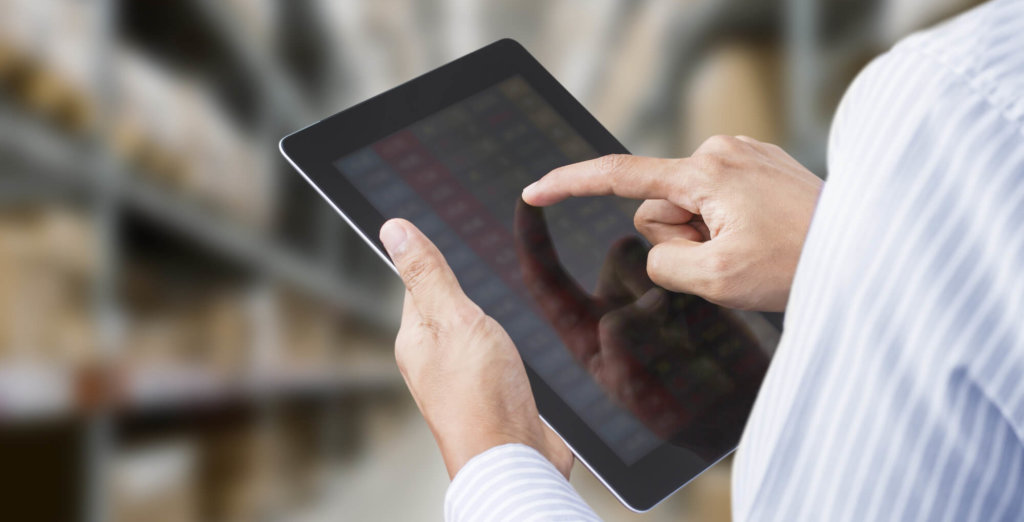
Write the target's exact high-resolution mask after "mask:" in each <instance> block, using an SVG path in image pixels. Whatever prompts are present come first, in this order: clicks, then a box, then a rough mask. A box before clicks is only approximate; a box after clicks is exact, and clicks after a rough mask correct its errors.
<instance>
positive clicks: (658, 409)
mask: <svg viewBox="0 0 1024 522" xmlns="http://www.w3.org/2000/svg"><path fill="white" fill-rule="evenodd" d="M515 239H516V252H517V254H518V258H519V265H520V267H521V269H522V273H523V282H524V284H525V286H526V288H527V290H528V291H529V293H530V295H531V296H532V297H533V300H534V302H535V304H536V306H537V309H538V310H539V311H540V313H541V314H542V315H544V316H545V317H546V318H547V320H548V322H549V323H551V324H552V325H553V326H554V327H555V330H556V331H557V332H558V335H559V337H560V338H561V339H562V342H563V344H564V345H565V346H566V347H567V348H568V349H569V351H570V353H571V354H572V355H573V358H574V359H575V360H576V361H577V362H578V363H579V364H580V366H582V367H583V368H585V369H586V370H587V371H588V372H589V373H590V374H591V375H592V376H593V377H594V380H595V381H596V382H597V383H598V384H600V385H601V387H602V388H603V389H604V390H605V392H606V393H607V394H608V396H609V397H610V398H611V399H612V400H613V401H615V402H616V403H617V404H618V405H619V406H621V407H623V408H624V409H626V410H628V411H630V412H631V413H632V414H633V415H634V416H635V417H636V418H637V419H638V420H640V421H641V422H642V423H643V424H644V425H645V426H647V428H648V429H650V430H651V431H652V432H654V433H655V434H656V435H658V436H659V437H660V438H662V439H663V440H668V441H672V442H673V443H674V444H677V445H680V446H683V447H686V448H688V449H690V450H691V451H694V452H695V453H697V454H699V455H702V456H704V457H705V458H708V459H717V458H718V457H721V455H722V454H723V453H724V452H725V451H728V450H729V449H731V448H732V447H733V446H735V444H736V443H737V442H738V440H739V434H740V432H741V431H742V428H743V425H744V423H745V422H746V418H747V414H748V413H749V411H750V407H751V405H752V404H753V402H754V397H755V395H756V394H757V390H758V388H759V386H760V383H761V380H762V378H763V377H764V372H765V370H766V369H767V367H768V355H767V352H766V351H765V350H763V349H762V348H761V346H760V343H759V342H758V341H757V339H756V338H755V337H754V336H753V334H751V332H750V331H749V329H748V328H747V327H746V325H745V324H744V323H743V322H742V321H741V320H740V319H739V318H738V317H736V316H735V314H734V313H733V312H731V311H729V310H725V309H723V308H720V307H718V306H715V305H713V304H710V303H708V302H707V301H705V300H703V299H701V298H699V297H696V296H693V295H686V294H676V293H671V292H667V291H665V290H663V289H661V288H658V287H656V286H655V285H654V283H653V282H652V281H651V280H650V278H649V277H648V276H647V272H646V259H647V250H648V247H647V245H645V244H644V242H643V241H642V240H640V238H638V237H636V236H629V237H624V238H622V239H620V240H618V241H616V242H615V243H614V244H613V245H612V248H611V250H609V252H608V254H607V257H606V258H605V261H604V265H603V267H602V269H601V273H600V275H599V277H598V282H597V288H596V291H595V293H594V295H590V294H589V293H588V292H586V291H585V290H584V289H583V288H582V287H580V285H579V284H577V282H576V281H575V280H574V279H573V277H572V276H571V275H570V274H569V273H568V272H567V271H566V269H565V267H564V266H563V265H562V264H561V262H560V261H559V259H558V254H557V253H556V251H555V246H554V242H553V241H552V239H551V235H550V232H549V231H548V227H547V223H546V221H545V219H544V212H543V210H542V209H540V208H537V207H531V206H529V205H526V204H525V203H523V202H520V203H519V205H518V206H517V207H516V211H515Z"/></svg>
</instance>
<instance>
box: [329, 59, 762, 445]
mask: <svg viewBox="0 0 1024 522" xmlns="http://www.w3.org/2000/svg"><path fill="white" fill-rule="evenodd" d="M595 156H597V153H596V151H595V149H594V148H593V147H592V146H591V145H590V144H589V143H587V142H586V140H584V139H583V138H582V137H581V136H580V135H579V134H578V133H577V132H576V131H575V130H574V129H573V128H572V127H571V126H570V125H569V124H568V123H567V122H566V121H565V120H564V119H563V118H562V117H561V116H560V115H559V114H558V112H557V111H555V110H554V109H553V108H552V107H551V106H550V105H549V104H548V103H547V102H546V101H545V100H544V99H543V98H542V97H541V96H540V95H539V94H538V93H537V92H536V91H535V90H534V89H533V88H532V87H531V86H530V85H529V84H528V83H527V81H525V80H524V79H523V78H522V77H521V76H518V75H516V76H512V77H509V78H507V79H505V80H503V81H501V82H499V83H497V84H496V85H493V86H491V87H489V88H487V89H484V90H482V91H480V92H478V93H476V94H475V95H473V96H470V97H468V98H466V99H464V100H462V101H460V102H458V103H455V104H453V105H451V106H448V107H446V108H445V109H443V110H441V111H439V112H437V113H435V114H433V115H431V116H428V117H427V118H424V119H422V120H419V121H417V122H415V123H413V124H411V125H409V126H408V127H406V128H405V129H402V130H400V131H398V132H396V133H393V134H391V135H390V136H387V137H385V138H383V139H381V140H379V141H377V142H375V143H373V144H371V145H369V146H366V147H364V148H362V149H359V150H357V151H355V152H353V153H351V154H347V155H345V156H344V157H341V158H338V159H337V160H336V161H335V162H334V166H335V167H336V168H337V170H338V171H340V172H341V174H342V175H344V176H345V178H346V179H347V180H348V181H349V182H351V184H352V185H353V186H355V187H356V189H357V190H359V191H360V192H361V193H362V194H363V195H364V196H365V198H366V199H367V200H368V201H369V202H370V204H372V205H373V206H374V207H375V208H376V209H377V210H378V211H379V212H380V214H381V215H383V216H386V217H403V218H406V219H408V220H410V221H412V222H413V223H414V224H416V226H418V227H419V228H420V229H421V230H422V231H423V232H424V233H425V234H426V235H427V236H428V237H430V238H431V239H432V240H433V241H434V242H435V243H436V244H437V246H438V247H439V248H440V249H441V251H442V252H444V253H445V256H446V258H447V261H448V263H449V265H450V266H451V268H452V270H453V271H454V272H455V274H456V276H457V277H458V279H459V282H460V284H461V285H462V287H463V290H464V291H465V292H466V294H467V295H468V296H469V297H470V298H471V299H472V300H473V301H474V302H476V303H477V304H478V305H480V307H481V308H482V309H483V310H484V311H485V312H486V313H487V314H489V315H490V316H492V317H493V318H494V319H496V320H497V321H498V322H499V323H500V324H501V325H502V326H504V327H505V329H506V330H507V331H508V333H509V335H510V336H511V338H512V339H513V340H514V341H515V343H516V346H517V347H518V349H519V351H520V353H521V355H522V357H523V360H524V362H525V363H526V364H527V366H529V367H530V368H531V369H532V370H533V371H534V372H535V373H536V374H537V375H538V376H539V377H540V378H541V379H543V380H544V381H545V382H546V383H547V384H548V385H549V386H550V387H551V388H552V389H553V390H554V392H555V393H556V394H558V395H559V396H560V397H561V398H562V400H563V401H564V402H565V403H566V404H567V405H569V407H570V408H572V409H573V410H574V412H575V413H576V414H577V415H578V416H579V417H580V418H581V419H582V420H583V422H585V423H586V424H587V425H588V426H590V428H591V429H592V430H593V431H594V432H595V433H596V434H597V435H598V436H599V437H600V438H601V439H602V440H603V441H604V442H605V443H606V444H607V445H608V446H609V447H610V448H611V449H612V450H613V451H614V453H615V454H616V455H617V456H618V458H619V459H621V460H622V461H623V462H624V463H625V464H626V465H630V464H632V463H634V462H637V461H638V460H639V459H641V458H643V457H644V456H645V455H647V454H648V453H650V452H651V451H653V450H654V449H655V448H657V447H658V446H660V445H662V444H664V443H666V442H667V443H670V444H673V445H674V446H677V447H681V448H685V449H686V450H688V451H690V452H691V453H692V454H693V458H694V459H696V460H697V461H701V462H705V463H706V462H713V461H715V460H717V459H718V458H720V457H721V456H723V455H724V454H726V453H728V452H729V451H731V450H732V448H734V447H735V445H736V443H737V442H738V440H739V436H740V433H741V431H742V428H743V425H744V423H745V422H746V418H747V415H748V414H749V410H750V407H751V405H752V403H753V399H754V395H755V394H756V392H757V389H758V386H759V385H760V381H761V378H762V376H763V374H764V371H765V369H766V368H767V361H768V353H769V352H770V349H771V348H772V347H773V346H774V345H771V346H769V345H768V344H769V343H771V340H770V339H765V338H764V337H762V336H759V335H758V333H759V330H758V328H757V325H756V324H752V323H751V320H752V319H751V317H752V316H750V315H742V314H739V313H735V312H732V311H729V310H725V309H722V308H719V307H717V306H714V305H712V304H710V303H707V302H706V301H703V300H702V299H700V298H697V297H695V296H690V295H685V294H673V293H669V292H666V291H664V290H662V289H659V288H657V287H655V286H654V285H653V283H651V282H650V280H649V279H648V278H647V276H646V271H645V267H646V252H647V249H648V246H647V244H646V243H644V242H643V241H642V240H641V239H640V238H638V236H637V234H636V231H635V229H634V228H633V225H632V215H633V212H634V211H635V210H636V205H637V203H636V202H633V201H629V200H626V199H622V198H616V197H595V198H573V199H569V200H567V201H564V202H562V203H559V204H557V205H554V206H552V207H548V208H545V209H543V210H541V209H537V208H533V207H529V206H527V205H525V203H522V201H521V199H520V194H521V191H522V189H523V187H525V186H526V185H528V184H530V183H531V182H533V181H535V180H537V179H538V178H540V177H541V176H543V175H544V174H546V173H547V172H549V171H550V170H552V169H554V168H556V167H558V166H561V165H565V164H568V163H573V162H577V161H582V160H585V159H589V158H593V157H595ZM680 269H681V270H682V269H685V267H680ZM766 331H767V330H766Z"/></svg>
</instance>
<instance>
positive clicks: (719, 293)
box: [701, 250, 736, 300]
mask: <svg viewBox="0 0 1024 522" xmlns="http://www.w3.org/2000/svg"><path fill="white" fill-rule="evenodd" d="M702 259H703V261H702V264H703V265H704V274H705V275H704V277H703V278H702V279H703V281H702V282H701V287H702V292H703V293H704V294H705V297H708V298H710V299H712V300H722V299H724V298H726V297H728V295H729V292H730V289H731V288H732V287H733V284H732V281H733V278H734V274H735V269H736V262H735V259H734V256H732V255H731V254H729V253H728V252H723V251H719V250H713V251H711V252H708V253H707V255H705V256H704V257H703V258H702Z"/></svg>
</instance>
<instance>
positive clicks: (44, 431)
mask: <svg viewBox="0 0 1024 522" xmlns="http://www.w3.org/2000/svg"><path fill="white" fill-rule="evenodd" d="M975 3H977V2H975V1H970V0H678V1H667V0H518V1H512V0H508V1H498V0H365V1H357V0H347V1H346V0H339V1H329V0H301V1H299V0H296V1H273V0H230V1H222V2H208V1H205V0H181V1H178V2H131V1H125V0H121V1H117V0H96V1H84V0H81V1H76V0H2V1H0V518H4V519H7V520H55V521H63V520H86V521H107V520H113V521H119V522H120V521H126V522H127V521H136V520H146V521H159V522H164V521H166V522H172V521H190V520H204V521H205V520H211V521H248V520H440V519H441V518H442V503H443V498H444V492H445V489H446V487H447V484H448V479H447V475H446V473H445V471H444V467H443V465H442V463H441V461H440V458H439V456H438V455H437V452H436V450H435V448H434V445H433V441H432V439H431V437H430V433H429V431H428V429H427V428H426V426H425V424H424V423H423V421H422V419H421V418H420V417H419V415H418V413H417V411H416V409H415V406H414V404H413V403H412V400H411V399H410V398H409V396H408V394H407V392H406V391H405V389H404V386H403V383H402V380H401V377H400V376H399V374H398V372H397V370H396V369H395V367H394V362H393V356H392V353H391V342H392V340H393V337H394V334H395V331H396V329H397V324H398V313H399V309H400V307H399V305H400V297H401V293H400V292H399V290H400V288H399V282H398V280H397V278H396V277H395V276H394V275H393V274H392V273H391V272H390V271H388V270H387V269H386V267H385V266H384V264H383V263H381V262H380V261H379V259H377V258H376V257H375V256H374V255H373V254H372V253H371V252H370V250H369V249H368V248H366V247H365V246H364V245H363V244H362V242H361V241H360V240H359V239H358V238H357V237H356V236H355V235H354V234H353V233H352V232H350V231H349V230H348V229H347V228H346V226H345V225H344V223H343V222H342V221H341V220H340V219H339V218H338V217H337V216H336V215H334V214H333V213H332V211H331V210H330V209H329V207H328V206H327V205H326V204H324V203H322V202H321V200H320V199H319V198H318V197H317V195H316V194H315V193H314V191H313V190H312V189H311V188H310V187H308V186H307V185H306V183H305V181H303V180H302V179H301V178H300V177H299V176H298V175H296V174H295V173H293V172H292V170H291V168H290V167H289V166H288V165H287V164H286V163H285V162H284V161H283V160H282V158H281V157H280V155H279V154H278V150H277V141H278V139H280V138H281V137H282V136H283V135H285V134H286V133H288V132H290V131H292V130H295V129H298V128H300V127H303V126H305V125H308V124H310V123H312V122H314V121H316V120H318V119H320V118H322V117H325V116H327V115H330V114H333V113H335V112H337V111H339V110H341V109H344V108H345V107H347V106H349V105H351V104H354V103H356V102H358V101H360V100H362V99H364V98H367V97H369V96H371V95H374V94H377V93H379V92H381V91H383V90H386V89H388V88H390V87H392V86H394V85H397V84H398V83H400V82H403V81H405V80H408V79H410V78H412V77H414V76H417V75H419V74H421V73H423V72H426V71H428V70H430V69H432V68H434V67H436V66H438V65H441V64H443V63H445V62H447V61H449V60H452V59H454V58H457V57H458V56H460V55H462V54H465V53H467V52H469V51H472V50H474V49H476V48H478V47H480V46H483V45H485V44H487V43H490V42H492V41H494V40H497V39H499V38H503V37H512V38H515V39H517V40H519V41H520V42H521V43H522V44H524V45H525V46H526V47H527V48H528V49H529V50H530V51H531V52H532V53H533V54H534V55H535V56H536V57H537V58H538V59H539V60H540V62H541V63H543V64H544V65H545V66H546V67H547V68H548V69H549V70H550V71H551V72H552V73H553V74H554V76H555V77H557V78H558V79H560V80H561V81H562V82H563V83H564V84H565V86H566V87H567V88H568V89H569V90H570V91H571V92H572V93H573V94H574V95H576V96H577V97H578V98H579V99H580V100H582V102H583V104H584V105H585V106H587V107H588V108H589V109H590V110H591V111H592V112H593V113H594V114H595V115H596V116H597V118H598V119H599V120H601V121H602V122H603V123H604V124H605V125H606V126H607V127H608V128H609V129H610V130H611V132H612V133H613V134H614V135H616V136H617V137H618V138H619V139H620V141H622V142H623V143H624V144H625V145H626V146H627V147H628V148H630V149H631V150H632V151H634V152H635V153H638V154H647V155H657V156H682V155H688V154H690V153H691V152H692V151H693V149H694V148H695V147H696V146H697V145H698V144H699V143H700V142H701V141H703V139H704V138H706V137H707V136H709V135H712V134H716V133H725V134H746V135H750V136H754V137H756V138H759V139H762V140H767V141H772V142H776V143H779V144H781V145H783V146H784V147H785V148H786V149H787V150H789V151H790V152H791V153H792V154H793V155H795V156H796V157H797V158H798V159H800V160H801V161H803V162H804V163H805V164H806V165H807V166H808V167H809V168H811V169H812V170H814V171H815V172H816V173H818V174H819V175H821V176H823V177H824V176H825V175H826V172H825V141H826V138H827V130H828V125H829V122H830V118H831V114H832V112H833V110H834V108H835V106H836V104H837V103H838V101H839V99H840V97H841V95H842V93H843V90H844V89H845V87H846V86H847V85H848V84H849V82H850V81H851V80H852V78H853V77H854V76H855V74H856V73H857V71H858V70H859V69H860V68H861V67H863V65H864V64H866V63H867V62H868V61H869V60H870V59H871V58H872V57H874V56H876V55H877V54H878V53H879V52H882V51H884V50H885V49H886V48H887V47H889V46H890V45H891V44H892V43H893V42H895V41H896V40H897V39H899V38H900V37H902V36H904V35H906V34H908V33H910V32H912V31H914V30H917V29H919V28H922V27H925V26H928V25H930V24H932V23H934V22H935V21H936V20H939V19H942V18H944V17H946V16H949V15H950V14H952V13H955V12H958V11H961V10H964V9H966V8H968V7H969V6H970V5H972V4H975ZM573 481H574V483H575V484H576V486H577V487H578V488H579V489H580V491H581V492H582V494H583V495H584V497H585V498H586V499H587V500H588V501H590V502H591V503H592V505H593V506H594V507H595V509H596V510H597V512H598V513H599V514H601V515H602V516H603V517H605V518H606V519H608V520H638V519H644V520H649V521H661V520H728V517H729V506H728V503H729V492H728V486H729V461H728V460H726V461H724V462H723V463H721V464H719V465H718V466H716V467H715V468H713V469H712V470H710V471H708V472H707V473H705V474H704V475H703V476H701V477H700V478H699V479H697V480H696V481H695V482H694V483H693V484H691V485H690V486H689V487H687V488H686V489H685V490H684V491H682V492H681V493H679V494H677V495H676V496H674V497H672V498H671V499H670V500H669V501H667V502H665V503H664V504H663V505H661V506H659V507H658V508H656V509H655V510H653V511H652V512H651V513H650V514H647V515H644V516H637V515H633V514H631V513H629V512H628V511H627V510H625V509H624V508H623V507H621V506H620V505H619V504H618V503H617V502H616V501H615V500H614V499H613V498H612V496H611V495H610V494H609V493H608V492H607V491H605V490H604V488H603V487H602V486H600V485H599V484H598V483H597V482H596V480H595V479H593V477H592V476H591V475H590V474H589V472H588V471H586V470H585V469H582V468H578V469H577V470H576V471H575V472H574V478H573Z"/></svg>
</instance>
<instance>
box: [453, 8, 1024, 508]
mask: <svg viewBox="0 0 1024 522" xmlns="http://www.w3.org/2000/svg"><path fill="white" fill-rule="evenodd" d="M732 489H733V495H732V498H733V515H734V517H735V518H736V519H737V520H758V521H761V520H779V521H791V520H829V521H861V520H956V521H960V520H985V521H989V520H1024V0H994V1H993V2H990V3H988V4H985V5H983V6H981V7H978V8H976V9H974V10H972V11H969V12H967V13H965V14H963V15H960V16H959V17H957V18H955V19H953V20H951V21H949V22H946V23H944V24H942V25H941V26H939V27H936V28H934V29H931V30H929V31H926V32H922V33H918V34H916V35H913V36H911V37H909V38H908V39H906V40H904V41H903V42H901V43H899V44H898V45H897V46H895V47H894V48H893V49H892V50H891V51H889V52H888V53H886V54H885V55H883V56H881V57H879V58H878V59H876V60H875V61H874V62H872V64H871V65H869V66H868V67H867V68H866V69H865V70H864V71H863V72H862V73H861V74H860V75H859V76H858V78H857V79H856V80H855V81H854V83H853V85H852V86H851V87H850V89H849V90H848V92H847V93H846V96H845V97H844V98H843V101H842V103H841V104H840V108H839V111H838V113H837V114H836V118H835V120H834V122H833V127H832V132H831V135H830V138H829V181H828V182H827V183H826V185H825V187H824V189H823V192H822V195H821V199H820V200H819V202H818V207H817V209H816V211H815V216H814V220H813V222H812V224H811V229H810V232H809V234H808V237H807V240H806V243H805V245H804V251H803V253H802V255H801V258H800V263H799V267H798V269H797V273H796V278H795V280H794V282H793V288H792V292H791V294H790V299H789V307H788V310H787V315H786V324H785V333H784V334H783V337H782V340H781V343H780V345H779V348H778V350H777V351H776V354H775V358H774V360H773V361H772V364H771V366H770V368H769V370H768V374H767V376H766V377H765V380H764V384H763V386H762V388H761V391H760V393H759V395H758V398H757V401H756V403H755V405H754V410H753V412H752V413H751V417H750V420H749V421H748V424H747V428H746V431H745V432H744V435H743V439H742V441H741V443H740V449H739V450H738V453H737V456H736V461H735V465H734V472H733V483H732ZM445 516H446V518H447V520H453V521H454V520H460V521H461V520H481V519H501V520H529V519H533V520H577V519H596V518H597V517H596V515H594V514H593V512H591V511H589V509H588V508H587V506H586V505H585V504H584V502H583V501H582V500H581V499H580V497H579V496H578V495H576V494H575V492H573V491H572V489H571V487H570V486H569V485H568V483H566V482H565V480H564V479H563V478H562V477H561V475H559V474H558V472H557V471H556V470H555V469H554V467H552V466H551V465H550V464H549V463H547V461H545V460H544V459H543V457H541V456H540V455H539V454H538V453H536V452H535V451H533V450H532V449H529V448H527V447H525V446H521V445H509V446H501V447H498V448H493V449H491V450H490V451H488V452H485V453H484V454H482V455H479V456H477V457H476V458H474V459H473V460H471V461H470V462H469V463H468V464H467V465H466V466H465V468H463V469H462V470H461V471H460V472H459V474H458V475H457V476H456V477H455V480H454V481H453V482H452V485H451V486H450V488H449V491H448V496H447V498H446V502H445Z"/></svg>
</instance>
